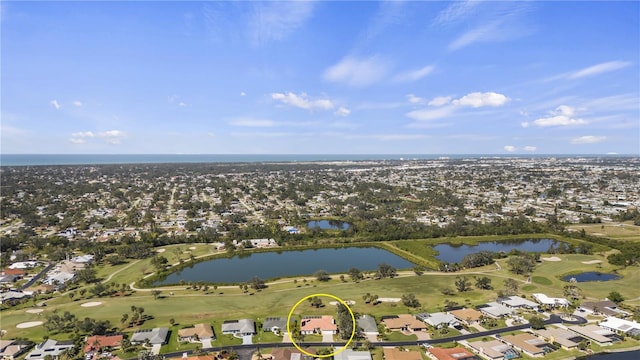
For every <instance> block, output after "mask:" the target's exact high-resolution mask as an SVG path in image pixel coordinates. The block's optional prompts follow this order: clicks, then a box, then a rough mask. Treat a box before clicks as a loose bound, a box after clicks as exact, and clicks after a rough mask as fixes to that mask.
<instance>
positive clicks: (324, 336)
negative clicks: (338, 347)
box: [322, 332, 333, 343]
mask: <svg viewBox="0 0 640 360" xmlns="http://www.w3.org/2000/svg"><path fill="white" fill-rule="evenodd" d="M322 342H325V343H330V342H333V334H330V333H325V332H323V333H322Z"/></svg>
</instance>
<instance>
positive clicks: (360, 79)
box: [324, 56, 389, 86]
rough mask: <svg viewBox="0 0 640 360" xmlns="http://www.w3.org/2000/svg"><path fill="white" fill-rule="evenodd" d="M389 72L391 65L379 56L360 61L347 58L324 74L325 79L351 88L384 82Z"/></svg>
mask: <svg viewBox="0 0 640 360" xmlns="http://www.w3.org/2000/svg"><path fill="white" fill-rule="evenodd" d="M388 72H389V64H388V63H387V62H386V61H383V60H381V59H380V58H379V57H377V56H372V57H369V58H365V59H358V58H355V57H352V56H347V57H345V58H344V59H342V60H340V62H339V63H337V64H335V65H333V66H331V67H329V68H328V69H326V70H325V72H324V79H325V80H327V81H331V82H339V83H345V84H347V85H350V86H367V85H371V84H374V83H376V82H378V81H380V80H382V79H383V78H384V77H385V76H386V75H387V73H388Z"/></svg>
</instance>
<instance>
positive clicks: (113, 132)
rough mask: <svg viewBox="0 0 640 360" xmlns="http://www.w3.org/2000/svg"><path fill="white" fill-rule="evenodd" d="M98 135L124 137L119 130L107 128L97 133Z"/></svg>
mask: <svg viewBox="0 0 640 360" xmlns="http://www.w3.org/2000/svg"><path fill="white" fill-rule="evenodd" d="M98 136H99V137H106V138H113V137H124V136H125V133H124V132H122V131H120V130H108V131H103V132H99V133H98Z"/></svg>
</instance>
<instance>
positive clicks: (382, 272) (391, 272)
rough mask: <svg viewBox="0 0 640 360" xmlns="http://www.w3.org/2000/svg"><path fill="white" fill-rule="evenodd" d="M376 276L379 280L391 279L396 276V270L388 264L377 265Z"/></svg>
mask: <svg viewBox="0 0 640 360" xmlns="http://www.w3.org/2000/svg"><path fill="white" fill-rule="evenodd" d="M376 275H377V276H378V277H380V278H387V277H390V278H392V277H395V276H396V275H397V270H396V268H394V267H393V266H391V265H389V264H385V263H382V264H380V265H378V271H377V272H376Z"/></svg>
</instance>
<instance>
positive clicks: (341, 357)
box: [333, 348, 372, 360]
mask: <svg viewBox="0 0 640 360" xmlns="http://www.w3.org/2000/svg"><path fill="white" fill-rule="evenodd" d="M334 351H338V349H337V348H336V349H334ZM333 360H372V358H371V353H370V352H368V351H356V350H353V349H344V350H343V351H341V352H339V353H337V354H334V355H333Z"/></svg>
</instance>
